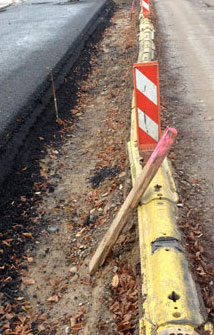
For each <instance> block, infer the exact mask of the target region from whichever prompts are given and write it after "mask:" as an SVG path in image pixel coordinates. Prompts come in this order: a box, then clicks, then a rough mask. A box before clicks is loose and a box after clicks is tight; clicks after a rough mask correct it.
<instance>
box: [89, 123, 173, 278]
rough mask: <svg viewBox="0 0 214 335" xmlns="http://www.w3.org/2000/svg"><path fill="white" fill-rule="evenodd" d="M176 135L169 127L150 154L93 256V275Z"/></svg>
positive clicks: (90, 269)
mask: <svg viewBox="0 0 214 335" xmlns="http://www.w3.org/2000/svg"><path fill="white" fill-rule="evenodd" d="M176 137H177V130H176V129H175V128H167V129H166V130H165V132H164V134H163V136H162V137H161V139H160V141H159V142H158V144H157V146H156V148H155V150H154V151H153V153H152V155H151V156H150V158H149V160H148V162H147V163H146V165H145V167H144V168H143V170H142V172H141V174H140V176H139V177H138V179H137V180H136V182H135V184H134V186H133V188H132V190H131V191H130V193H129V194H128V196H127V198H126V200H125V202H124V203H123V205H122V207H121V208H120V210H119V212H118V213H117V215H116V217H115V219H114V220H113V222H112V224H111V226H110V227H109V229H108V231H107V232H106V234H105V236H104V238H103V239H102V241H101V243H100V245H99V246H98V248H97V250H96V252H95V254H94V256H93V257H92V259H91V261H90V263H89V273H90V274H91V275H93V274H94V273H95V272H96V270H97V268H98V267H99V266H101V265H102V264H103V263H104V262H105V259H106V257H107V256H108V254H109V252H110V251H111V249H112V248H113V246H114V244H115V243H116V241H117V239H118V237H119V235H120V233H121V231H122V230H123V228H124V226H125V224H126V222H127V220H128V217H129V214H130V213H131V211H132V209H133V208H135V207H137V205H138V203H139V201H140V199H141V198H142V196H143V194H144V192H145V191H146V189H147V187H148V186H149V184H150V182H151V181H152V179H153V177H154V176H155V174H156V172H157V171H158V169H159V167H160V166H161V164H162V162H163V160H164V158H165V157H166V155H167V153H168V151H169V150H170V148H171V147H172V145H173V143H174V142H175V139H176Z"/></svg>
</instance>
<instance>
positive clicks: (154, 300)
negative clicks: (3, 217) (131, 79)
mask: <svg viewBox="0 0 214 335" xmlns="http://www.w3.org/2000/svg"><path fill="white" fill-rule="evenodd" d="M139 20H140V27H139V30H140V32H139V56H138V62H147V61H153V60H154V50H155V45H154V33H155V30H154V26H153V25H152V23H151V21H150V20H149V19H148V18H144V16H143V15H142V14H140V16H139ZM131 115H132V116H131V135H130V142H128V152H129V160H130V167H131V175H132V184H133V185H134V183H135V180H136V177H137V176H138V175H139V173H140V171H141V170H142V167H141V157H140V156H139V152H138V148H137V131H136V120H135V103H134V96H133V99H132V113H131ZM177 203H178V194H177V192H176V187H175V182H174V179H173V176H172V167H171V164H170V162H169V160H168V159H167V158H166V159H165V160H164V162H163V164H162V166H161V168H160V169H159V171H158V173H157V174H156V176H155V177H154V179H153V180H152V182H151V184H150V186H149V188H148V190H147V191H146V193H145V195H144V196H143V197H142V200H141V204H140V205H139V206H138V225H139V243H140V259H141V275H142V283H143V284H142V297H143V306H142V307H143V310H144V316H143V318H141V319H140V330H139V333H140V335H141V334H143V335H153V334H160V335H163V334H169V335H195V334H198V332H197V328H198V327H201V326H203V325H204V324H205V321H206V319H205V318H206V313H205V307H204V305H203V302H202V299H201V297H200V294H198V292H197V289H196V285H195V282H194V280H193V278H192V275H191V273H190V270H189V267H188V262H187V259H186V257H185V250H184V248H183V245H182V238H181V234H180V232H179V230H178V228H177V225H176V221H177V217H178V209H177ZM204 330H207V331H208V332H210V333H213V327H212V325H211V324H206V325H205V327H204Z"/></svg>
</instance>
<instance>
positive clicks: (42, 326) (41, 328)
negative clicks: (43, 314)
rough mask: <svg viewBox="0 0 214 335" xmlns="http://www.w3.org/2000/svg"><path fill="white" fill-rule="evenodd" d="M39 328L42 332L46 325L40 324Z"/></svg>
mask: <svg viewBox="0 0 214 335" xmlns="http://www.w3.org/2000/svg"><path fill="white" fill-rule="evenodd" d="M37 328H38V330H39V331H40V332H42V331H43V330H45V326H44V325H43V324H40V325H38V327H37Z"/></svg>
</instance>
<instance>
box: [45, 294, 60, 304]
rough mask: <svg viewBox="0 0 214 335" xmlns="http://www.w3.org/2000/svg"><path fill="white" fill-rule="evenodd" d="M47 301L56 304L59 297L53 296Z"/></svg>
mask: <svg viewBox="0 0 214 335" xmlns="http://www.w3.org/2000/svg"><path fill="white" fill-rule="evenodd" d="M47 301H49V302H58V301H59V296H58V295H57V294H55V295H53V296H52V297H50V298H48V299H47Z"/></svg>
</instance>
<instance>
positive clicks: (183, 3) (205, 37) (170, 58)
mask: <svg viewBox="0 0 214 335" xmlns="http://www.w3.org/2000/svg"><path fill="white" fill-rule="evenodd" d="M154 3H155V8H156V14H157V18H158V25H159V28H160V34H161V36H162V38H163V44H164V48H165V57H166V64H167V65H166V66H167V67H168V69H167V71H170V76H171V79H170V78H169V80H171V83H172V86H171V87H170V84H169V86H168V88H167V90H168V92H167V93H166V94H167V95H168V98H169V100H170V101H171V105H172V106H173V110H172V108H171V111H170V112H171V113H172V114H173V115H174V116H173V117H174V122H175V126H176V127H177V128H178V131H179V134H180V135H179V141H178V142H177V145H176V146H177V147H178V148H179V150H180V151H179V152H180V157H179V159H180V160H181V164H180V168H181V170H183V171H184V172H185V173H188V175H189V176H191V177H192V178H196V180H198V183H199V185H200V186H201V188H202V192H201V203H203V208H202V209H201V210H202V211H203V212H204V218H203V219H204V220H203V221H204V227H205V229H206V230H207V235H209V236H210V239H212V241H211V244H212V250H213V247H214V225H213V219H214V208H213V203H214V169H213V160H214V145H213V143H214V131H213V128H214V71H213V69H214V57H213V55H214V34H213V33H214V0H177V1H171V0H161V1H158V0H154ZM164 70H165V69H161V71H164ZM173 82H174V83H176V86H177V87H176V88H175V89H174V88H173V85H174V84H173ZM169 108H170V106H169ZM181 172H182V171H181ZM192 198H194V193H193V195H192ZM204 200H205V204H204ZM197 206H198V207H200V206H201V204H200V202H199V203H195V207H197Z"/></svg>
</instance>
